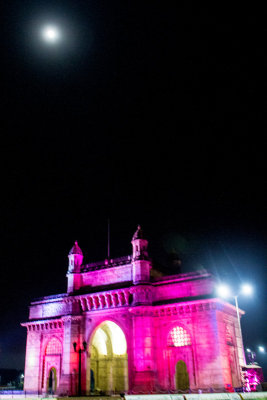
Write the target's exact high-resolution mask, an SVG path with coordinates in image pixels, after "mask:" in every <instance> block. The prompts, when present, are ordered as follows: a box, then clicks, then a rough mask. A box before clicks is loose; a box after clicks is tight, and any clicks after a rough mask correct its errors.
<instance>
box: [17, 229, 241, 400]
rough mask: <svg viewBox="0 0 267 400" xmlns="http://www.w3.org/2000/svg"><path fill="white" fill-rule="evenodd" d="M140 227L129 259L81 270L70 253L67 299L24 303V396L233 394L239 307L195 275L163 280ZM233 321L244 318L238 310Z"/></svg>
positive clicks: (75, 253) (206, 277)
mask: <svg viewBox="0 0 267 400" xmlns="http://www.w3.org/2000/svg"><path fill="white" fill-rule="evenodd" d="M147 248H148V241H147V240H146V239H145V238H144V236H143V233H142V230H141V228H140V226H138V229H137V231H136V232H135V234H134V236H133V238H132V254H131V255H129V256H125V257H120V258H116V259H110V260H106V261H103V262H96V263H90V264H84V263H83V253H82V250H81V249H80V247H79V246H78V243H77V242H75V244H74V246H73V247H72V249H71V250H70V252H69V256H68V257H69V266H68V271H67V281H68V285H67V293H63V294H57V295H53V296H47V297H43V298H40V299H38V300H36V301H33V302H32V303H31V305H30V312H29V322H25V323H23V324H22V325H23V326H24V327H26V328H27V349H26V361H25V381H24V390H25V391H27V392H35V393H37V392H38V393H40V394H46V393H53V394H57V395H77V394H79V395H86V394H90V393H92V392H94V393H96V392H97V391H98V392H100V393H101V392H103V393H106V394H112V393H122V392H124V393H151V392H158V393H162V392H168V391H179V390H181V391H185V390H188V389H189V388H190V389H191V390H197V389H200V388H202V389H203V388H207V389H208V388H212V389H213V390H216V391H217V390H218V391H219V390H223V389H225V387H240V386H242V382H241V367H242V366H244V349H243V343H242V337H241V331H240V327H239V324H238V318H237V313H236V309H235V307H234V306H232V305H231V304H229V303H227V302H225V301H223V300H221V299H219V298H216V296H214V292H215V284H216V282H215V280H214V278H213V277H212V276H211V275H210V274H209V273H207V271H205V270H202V271H198V272H192V273H186V274H177V275H169V276H163V275H162V274H159V272H158V271H156V269H154V268H153V265H152V262H151V260H150V258H149V256H148V251H147ZM239 313H240V315H241V314H243V311H241V310H239Z"/></svg>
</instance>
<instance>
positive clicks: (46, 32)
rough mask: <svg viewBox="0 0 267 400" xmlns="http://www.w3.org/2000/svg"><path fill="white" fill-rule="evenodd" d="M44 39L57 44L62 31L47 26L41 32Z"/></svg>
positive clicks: (52, 26)
mask: <svg viewBox="0 0 267 400" xmlns="http://www.w3.org/2000/svg"><path fill="white" fill-rule="evenodd" d="M41 35H42V38H43V40H44V41H45V42H47V43H50V44H55V43H57V42H58V41H59V40H60V36H61V35H60V30H59V29H58V28H57V27H56V26H54V25H47V26H45V27H44V28H43V29H42V31H41Z"/></svg>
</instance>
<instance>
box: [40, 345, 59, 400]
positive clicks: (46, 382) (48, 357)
mask: <svg viewBox="0 0 267 400" xmlns="http://www.w3.org/2000/svg"><path fill="white" fill-rule="evenodd" d="M61 359H62V345H61V342H60V341H59V340H58V339H57V338H56V337H52V338H51V339H50V340H49V342H48V343H47V345H46V347H45V350H44V356H43V371H42V391H43V392H46V393H53V394H55V393H56V390H57V388H58V385H59V380H60V372H61Z"/></svg>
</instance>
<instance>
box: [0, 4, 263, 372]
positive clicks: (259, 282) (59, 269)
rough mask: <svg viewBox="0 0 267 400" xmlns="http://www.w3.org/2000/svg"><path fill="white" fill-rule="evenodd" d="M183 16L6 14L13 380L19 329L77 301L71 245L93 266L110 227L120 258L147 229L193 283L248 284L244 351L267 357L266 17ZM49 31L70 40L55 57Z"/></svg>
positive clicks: (1, 299) (6, 354)
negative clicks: (44, 30) (42, 33)
mask: <svg viewBox="0 0 267 400" xmlns="http://www.w3.org/2000/svg"><path fill="white" fill-rule="evenodd" d="M186 4H187V5H183V4H182V3H181V2H177V1H168V2H162V1H155V0H153V1H149V0H146V1H137V0H136V1H129V0H121V1H119V0H113V1H110V0H105V1H104V0H102V1H99V0H98V1H85V0H84V1H82V0H75V1H71V0H64V1H38V2H37V1H33V0H28V1H26V0H25V1H24V0H13V1H12V2H5V5H4V9H3V15H4V19H3V23H2V25H1V30H2V32H1V33H2V35H1V40H2V45H1V67H0V68H1V98H2V106H1V157H0V163H1V187H2V191H1V198H0V204H1V209H0V212H1V224H0V232H1V245H0V257H1V268H0V271H1V272H0V273H1V291H0V305H1V310H2V312H1V328H0V367H1V368H4V367H9V368H23V365H24V351H25V338H26V332H25V330H24V328H21V327H20V325H19V324H20V322H22V321H26V320H27V315H28V305H29V303H30V301H31V300H32V299H34V298H35V297H40V296H43V295H49V294H54V293H61V292H64V291H65V290H66V278H65V274H66V271H67V254H68V251H69V249H70V248H71V246H72V244H73V242H74V240H76V239H77V240H78V241H79V244H80V246H81V247H82V249H83V251H84V254H85V260H86V261H87V262H90V261H95V260H101V259H104V258H105V257H106V255H107V253H106V237H107V234H106V232H107V218H110V220H111V255H112V256H120V255H125V254H129V253H130V251H131V247H130V240H131V236H132V234H133V232H134V230H135V229H136V226H137V224H139V223H140V224H141V225H142V227H143V229H144V232H145V234H146V236H147V238H148V240H149V242H150V255H151V256H152V257H153V259H155V260H156V261H157V262H159V263H161V264H163V265H167V262H168V261H167V260H168V254H169V253H170V252H171V250H172V249H173V248H174V249H176V251H177V252H179V255H180V257H181V258H182V261H183V270H184V271H189V270H193V269H196V268H198V267H199V266H200V265H202V266H203V267H205V268H207V269H208V270H210V271H211V272H213V273H214V274H215V275H216V276H217V277H218V278H219V279H221V280H222V281H227V282H230V283H232V285H233V286H234V289H235V290H236V291H238V289H239V287H240V285H241V283H242V282H247V281H249V282H251V283H252V284H253V285H254V288H255V293H254V296H253V297H252V298H250V299H244V298H241V296H240V306H241V307H242V308H244V309H245V310H246V315H245V317H244V318H243V321H242V327H243V335H244V342H245V345H246V346H249V347H251V348H255V349H256V348H257V346H258V345H260V344H263V345H265V346H266V347H267V337H266V323H265V320H266V301H267V295H266V292H267V291H266V289H267V287H266V279H267V273H266V265H267V246H266V245H267V223H266V217H267V208H266V196H265V189H266V140H265V136H266V135H265V132H266V120H265V116H266V114H265V108H266V103H265V91H266V90H265V89H266V85H265V84H264V83H265V82H266V80H265V76H266V56H265V48H266V43H265V38H266V30H265V29H264V28H263V26H264V25H263V24H261V21H260V19H259V18H260V10H254V9H252V8H251V9H250V10H247V11H248V12H247V14H246V15H244V16H243V15H241V14H240V13H239V14H238V16H239V17H238V18H233V20H232V21H230V19H229V18H223V17H222V13H223V11H226V14H229V13H227V10H221V9H220V8H219V5H216V6H214V8H204V6H203V5H202V4H200V3H199V4H198V5H194V3H192V2H186ZM215 7H216V8H215ZM233 11H239V10H231V13H232V12H233ZM243 12H244V13H245V12H246V10H244V9H243ZM46 21H52V22H54V23H58V24H60V26H62V27H63V29H64V30H65V33H66V36H65V41H64V43H62V44H61V45H58V47H55V48H54V49H51V48H49V47H48V46H45V45H44V44H43V43H41V41H40V40H39V37H38V29H39V27H40V26H41V25H42V24H43V23H45V22H46ZM266 359H267V355H266V354H265V355H259V357H258V361H259V363H261V364H264V365H265V368H266V367H267V361H266ZM266 374H267V370H266Z"/></svg>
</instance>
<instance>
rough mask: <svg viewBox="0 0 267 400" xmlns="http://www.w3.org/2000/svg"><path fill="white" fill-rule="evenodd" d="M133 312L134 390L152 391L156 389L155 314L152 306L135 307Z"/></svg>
mask: <svg viewBox="0 0 267 400" xmlns="http://www.w3.org/2000/svg"><path fill="white" fill-rule="evenodd" d="M131 312H132V313H133V341H134V343H133V357H134V360H133V364H134V376H133V388H132V389H133V390H134V391H140V392H150V391H151V390H153V389H155V360H154V357H155V355H154V347H153V337H154V335H155V333H154V327H153V314H152V312H150V307H149V306H147V307H144V306H142V307H135V308H134V309H131Z"/></svg>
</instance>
